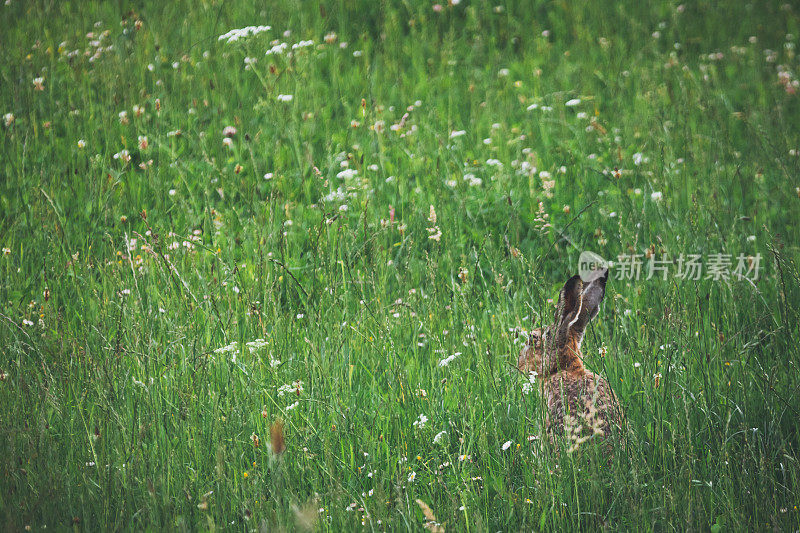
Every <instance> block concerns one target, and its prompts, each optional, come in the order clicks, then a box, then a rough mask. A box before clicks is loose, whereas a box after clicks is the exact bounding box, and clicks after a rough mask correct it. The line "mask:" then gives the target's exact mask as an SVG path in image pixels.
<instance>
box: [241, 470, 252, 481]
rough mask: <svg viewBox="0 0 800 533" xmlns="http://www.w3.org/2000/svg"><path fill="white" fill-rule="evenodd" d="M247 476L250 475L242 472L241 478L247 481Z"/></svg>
mask: <svg viewBox="0 0 800 533" xmlns="http://www.w3.org/2000/svg"><path fill="white" fill-rule="evenodd" d="M249 475H250V474H248V473H247V471H245V472H242V477H243V478H245V479H247V476H249Z"/></svg>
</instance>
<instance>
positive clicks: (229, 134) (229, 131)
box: [222, 126, 236, 137]
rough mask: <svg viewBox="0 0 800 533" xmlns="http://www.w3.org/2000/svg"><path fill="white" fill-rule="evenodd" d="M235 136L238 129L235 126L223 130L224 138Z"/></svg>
mask: <svg viewBox="0 0 800 533" xmlns="http://www.w3.org/2000/svg"><path fill="white" fill-rule="evenodd" d="M234 135H236V128H234V127H233V126H225V127H224V128H222V136H223V137H233V136H234Z"/></svg>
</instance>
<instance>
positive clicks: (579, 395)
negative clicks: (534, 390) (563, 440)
mask: <svg viewBox="0 0 800 533" xmlns="http://www.w3.org/2000/svg"><path fill="white" fill-rule="evenodd" d="M544 388H545V397H546V399H547V430H548V431H550V432H553V433H555V434H556V435H561V434H563V433H564V429H565V425H566V426H571V427H572V428H573V429H576V430H579V431H580V432H582V433H594V434H600V433H602V434H603V435H608V434H609V433H610V431H611V430H612V425H616V423H617V421H618V419H619V408H618V406H617V403H616V400H615V398H614V393H613V391H612V390H611V387H610V386H609V385H608V382H607V381H606V380H605V379H604V378H603V377H602V376H597V375H595V374H592V373H591V372H583V373H580V374H572V373H569V372H566V371H563V372H559V373H558V374H556V375H554V376H553V377H551V378H550V379H549V380H548V381H547V382H546V383H545V387H544ZM565 422H566V423H565Z"/></svg>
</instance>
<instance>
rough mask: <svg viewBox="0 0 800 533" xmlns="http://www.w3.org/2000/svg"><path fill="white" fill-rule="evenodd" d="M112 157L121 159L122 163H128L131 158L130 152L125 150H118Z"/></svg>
mask: <svg viewBox="0 0 800 533" xmlns="http://www.w3.org/2000/svg"><path fill="white" fill-rule="evenodd" d="M113 157H114V159H121V160H122V162H123V163H128V162H130V160H131V154H130V153H129V152H128V151H127V150H120V151H119V152H117V153H116V154H114V156H113Z"/></svg>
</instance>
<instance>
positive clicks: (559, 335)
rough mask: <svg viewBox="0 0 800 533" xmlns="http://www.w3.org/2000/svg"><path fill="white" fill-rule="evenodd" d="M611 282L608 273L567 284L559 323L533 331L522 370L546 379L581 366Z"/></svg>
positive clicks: (522, 358) (523, 354) (558, 310)
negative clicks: (585, 345) (585, 338)
mask: <svg viewBox="0 0 800 533" xmlns="http://www.w3.org/2000/svg"><path fill="white" fill-rule="evenodd" d="M607 280H608V270H607V269H604V270H602V271H595V272H594V274H593V275H592V276H591V281H589V282H587V283H584V282H583V280H581V278H580V276H572V277H571V278H570V279H568V280H567V282H566V283H565V284H564V287H562V288H561V293H560V294H559V296H558V305H557V306H556V314H555V322H554V323H553V325H551V326H546V327H542V328H538V329H535V330H533V331H531V333H530V337H529V338H528V342H527V343H525V346H524V347H523V348H522V350H521V351H520V354H519V361H518V362H517V366H518V367H519V369H520V370H522V371H523V372H536V373H538V374H539V375H540V376H542V377H546V376H549V375H551V374H554V373H556V372H558V371H559V370H569V369H574V368H577V367H580V366H581V362H580V353H581V342H583V334H584V332H585V331H586V326H587V325H588V324H589V322H591V320H592V319H593V318H594V317H595V316H597V312H598V310H599V308H600V302H601V301H603V296H604V295H605V292H606V281H607Z"/></svg>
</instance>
